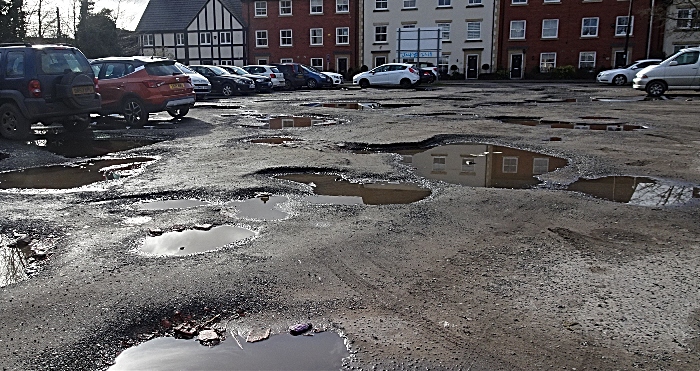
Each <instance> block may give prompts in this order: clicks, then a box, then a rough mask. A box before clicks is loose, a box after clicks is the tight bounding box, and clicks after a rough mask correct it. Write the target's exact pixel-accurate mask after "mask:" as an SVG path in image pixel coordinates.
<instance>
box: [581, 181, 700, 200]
mask: <svg viewBox="0 0 700 371" xmlns="http://www.w3.org/2000/svg"><path fill="white" fill-rule="evenodd" d="M567 190H569V191H575V192H581V193H585V194H587V195H590V196H593V197H597V198H601V199H604V200H608V201H614V202H621V203H626V204H631V205H638V206H659V207H660V206H681V205H685V204H687V203H689V202H691V201H693V200H694V199H696V200H697V199H700V187H697V186H691V185H683V184H678V183H673V182H667V181H662V180H656V179H651V178H646V177H633V176H609V177H603V178H596V179H579V180H578V181H576V182H574V183H572V184H571V185H569V187H568V188H567Z"/></svg>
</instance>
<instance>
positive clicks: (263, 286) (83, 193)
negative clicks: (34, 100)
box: [0, 82, 700, 370]
mask: <svg viewBox="0 0 700 371" xmlns="http://www.w3.org/2000/svg"><path fill="white" fill-rule="evenodd" d="M672 93H673V92H672ZM592 97H596V98H612V100H613V101H607V99H603V100H602V101H601V100H592V99H591V98H592ZM670 97H671V98H672V99H663V100H650V101H644V100H640V99H639V98H643V94H642V93H640V92H637V91H634V90H632V89H630V88H613V87H606V86H599V85H594V84H587V83H579V84H557V83H530V84H526V83H487V82H483V83H482V82H479V83H471V84H461V85H442V86H440V85H436V86H434V87H431V89H427V90H415V89H411V90H399V89H367V90H357V89H352V88H351V89H340V90H323V91H297V92H293V93H286V92H280V93H274V94H267V95H257V96H249V97H236V98H231V99H226V100H225V99H221V100H216V99H214V100H209V101H207V102H205V103H203V104H198V107H197V108H195V109H193V110H191V111H190V114H189V115H188V117H186V118H185V119H183V120H181V121H179V122H177V123H174V124H172V123H168V124H166V125H157V123H158V122H161V121H168V120H169V117H168V116H166V115H162V114H158V115H155V116H153V117H152V118H151V122H150V123H149V124H152V126H153V128H145V129H126V128H122V127H119V125H116V126H115V127H111V128H106V129H102V128H101V127H96V128H95V133H102V134H101V135H127V136H136V137H149V138H157V139H158V140H161V141H158V142H156V143H153V144H149V145H146V146H143V147H138V148H133V149H129V150H126V151H122V152H119V153H117V154H113V155H114V156H117V157H119V156H121V157H132V156H133V157H152V158H155V159H156V161H155V162H153V163H150V164H148V165H145V166H143V167H142V168H141V169H139V170H138V171H136V173H134V174H133V175H131V176H128V177H123V178H120V179H114V180H109V181H106V182H100V183H99V184H97V185H93V186H87V187H85V188H81V189H72V190H67V191H66V190H62V191H26V190H25V191H22V190H10V191H2V190H0V199H1V200H2V202H1V203H2V207H1V208H0V236H2V237H1V238H2V240H1V242H2V248H8V247H7V245H8V244H10V243H11V242H12V241H14V240H15V239H17V238H18V236H21V235H29V236H31V237H33V238H34V239H35V241H41V242H42V243H44V244H48V245H50V246H51V248H50V252H51V255H50V257H49V258H48V260H47V261H46V262H45V263H43V264H41V266H40V269H39V270H38V271H37V272H36V273H35V274H34V275H32V276H31V277H30V278H29V279H27V280H23V281H20V282H17V283H13V284H10V285H7V286H5V287H2V288H0V318H1V319H2V320H0V366H2V368H3V369H7V370H50V369H51V370H53V369H60V370H68V369H72V370H76V369H86V370H87V369H106V368H107V367H109V365H110V364H112V362H113V361H114V358H115V357H116V355H117V354H118V353H119V352H120V351H121V350H123V349H124V347H125V346H128V345H132V344H135V343H137V342H138V341H139V335H140V334H144V333H149V332H153V331H157V330H158V328H159V326H160V324H161V320H162V319H163V318H166V317H168V316H170V315H171V314H172V313H173V311H180V312H182V313H190V314H192V315H194V316H195V317H197V318H207V317H208V316H209V315H210V313H212V312H216V313H222V314H224V317H226V316H230V319H231V320H230V321H229V322H228V326H229V327H233V328H235V330H236V331H238V332H239V333H246V332H247V331H249V330H251V329H256V328H261V327H269V328H272V332H273V333H279V332H284V331H285V329H286V328H287V326H289V325H290V324H292V323H297V322H302V321H303V322H312V323H313V324H314V325H315V326H316V327H324V328H327V329H330V330H334V331H337V332H339V333H341V334H342V335H343V336H344V337H346V338H347V343H348V347H349V350H350V351H351V357H350V358H349V359H347V360H346V363H345V366H344V368H346V369H363V370H369V369H387V370H388V369H430V370H439V369H446V370H447V369H463V370H543V369H549V370H553V369H568V370H613V369H614V370H631V369H649V370H652V369H653V370H698V369H700V357H699V356H700V351H699V349H698V348H699V347H700V337H699V334H698V331H700V291H699V290H698V287H700V265H698V260H699V259H700V212H699V211H700V208H699V206H700V202H698V201H700V200H699V199H697V198H696V199H694V200H693V201H692V202H690V203H689V204H687V205H684V206H673V207H667V206H666V207H665V206H656V207H647V206H634V205H628V204H624V203H617V202H611V201H607V200H603V199H597V198H593V197H591V196H587V195H584V194H580V193H576V192H568V191H564V190H562V189H561V188H564V187H565V186H566V185H567V184H570V183H572V182H574V181H576V180H577V179H578V178H579V177H587V178H591V177H600V176H608V175H632V176H644V177H652V178H658V179H672V180H674V181H678V182H682V183H684V184H686V183H687V184H692V185H695V187H698V186H699V185H700V123H698V115H699V114H700V105H698V102H700V95H699V94H694V93H690V94H683V95H670ZM358 101H359V102H377V103H382V104H384V105H383V107H384V108H377V109H366V110H347V109H341V108H324V107H308V106H304V105H302V104H305V103H311V102H358ZM402 103H403V104H402ZM392 104H397V105H398V108H388V107H391V105H392ZM416 104H417V105H416ZM281 114H295V115H318V116H322V117H323V119H329V118H330V119H334V120H339V122H338V123H337V124H336V125H324V126H314V127H308V128H284V129H281V130H272V129H262V128H257V127H255V125H258V124H259V122H260V121H259V119H260V117H264V116H265V115H281ZM502 116H509V117H536V118H542V119H546V120H553V121H566V122H573V121H581V120H596V119H595V118H590V117H604V118H606V119H610V120H617V121H623V122H625V123H630V124H638V125H644V126H646V127H647V129H644V130H636V131H625V132H610V131H598V130H568V129H552V128H545V127H533V126H522V125H516V124H508V123H503V122H500V121H499V120H497V119H494V117H502ZM581 117H589V118H588V119H581ZM168 122H170V121H168ZM261 137H287V138H293V139H296V140H295V141H290V142H286V143H284V144H283V145H266V144H256V143H252V142H250V140H251V139H257V138H261ZM551 137H559V138H561V141H549V140H544V139H548V138H551ZM460 142H475V143H486V144H494V145H502V146H509V147H513V148H518V149H525V150H529V151H536V152H539V153H544V154H548V155H553V156H558V157H562V158H566V159H568V160H569V165H568V166H566V167H564V168H562V169H559V170H557V171H555V172H552V173H547V174H543V175H541V176H540V179H541V180H543V181H544V182H545V183H544V184H545V186H544V187H542V188H541V189H524V190H523V189H517V190H513V189H498V188H473V187H466V186H460V185H455V184H448V183H443V182H439V181H435V180H430V179H423V178H420V177H418V176H417V175H415V173H414V172H413V171H412V170H411V169H410V167H409V166H407V165H406V164H403V163H402V162H401V161H400V157H399V156H398V155H395V154H392V153H365V154H358V153H353V152H352V151H349V150H347V149H348V148H360V147H362V146H364V145H375V146H381V145H393V144H407V145H408V144H421V145H422V146H424V147H427V146H433V145H439V144H447V143H460ZM0 153H3V154H6V155H9V156H8V157H7V158H3V157H4V156H0V171H2V172H5V171H11V170H16V169H23V168H30V167H36V166H47V165H53V164H63V163H74V162H78V160H77V159H70V158H65V157H63V156H60V155H56V154H52V153H50V152H48V151H46V150H44V149H43V148H42V147H40V146H37V145H27V144H26V143H22V142H11V141H7V140H4V139H0ZM289 172H322V173H328V174H337V175H338V176H342V177H344V178H347V179H350V180H367V179H369V180H390V181H407V182H414V183H418V184H421V185H423V186H426V187H429V188H430V189H431V190H432V194H431V195H430V196H429V197H428V198H426V199H424V200H421V201H418V202H415V203H411V204H398V205H379V206H369V205H315V204H310V203H308V202H304V201H303V197H304V196H306V195H309V194H310V188H309V187H308V186H306V185H302V184H299V183H294V182H289V181H284V180H280V179H273V178H272V177H271V175H274V174H280V173H289ZM259 192H268V193H271V194H273V195H276V196H285V197H288V198H289V201H288V202H286V203H284V204H282V205H281V207H282V209H283V210H284V211H286V212H287V213H289V216H288V217H287V218H286V219H282V220H275V221H264V220H250V219H244V218H238V217H236V214H235V213H232V212H231V210H230V209H229V208H227V207H226V206H225V205H224V204H225V203H226V202H229V201H233V200H244V199H247V198H250V197H254V196H255V195H256V194H258V193H259ZM696 192H697V189H696ZM696 197H697V196H696ZM170 199H197V200H202V201H207V202H209V203H210V204H209V205H206V206H200V207H195V208H187V209H173V210H139V209H137V207H136V206H135V205H136V204H137V203H138V202H141V201H148V200H170ZM197 224H212V225H234V226H239V227H245V228H248V229H251V230H253V231H255V232H256V233H257V235H256V237H254V238H252V239H250V240H246V241H244V242H242V243H237V244H232V245H229V246H226V247H225V248H223V249H221V250H219V251H214V252H208V253H204V254H198V255H192V256H186V257H150V256H143V255H141V254H138V253H136V252H135V249H137V248H138V247H139V246H140V243H141V242H142V241H143V239H144V238H146V236H147V235H148V229H163V230H167V229H169V228H173V227H174V226H185V227H192V226H194V225H197ZM233 314H236V315H235V316H234V315H233ZM241 314H242V315H241Z"/></svg>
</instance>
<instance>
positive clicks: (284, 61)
mask: <svg viewBox="0 0 700 371" xmlns="http://www.w3.org/2000/svg"><path fill="white" fill-rule="evenodd" d="M280 63H294V59H293V58H280Z"/></svg>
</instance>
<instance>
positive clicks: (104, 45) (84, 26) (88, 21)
mask: <svg viewBox="0 0 700 371" xmlns="http://www.w3.org/2000/svg"><path fill="white" fill-rule="evenodd" d="M75 43H76V46H77V47H78V48H80V50H82V52H83V53H84V54H85V56H87V57H88V58H101V57H108V56H118V55H122V50H121V47H120V42H119V34H118V32H117V24H116V23H115V21H114V18H113V17H112V11H111V10H109V9H102V10H101V11H100V12H99V13H97V14H91V13H90V12H88V13H87V15H84V14H83V13H82V8H81V16H80V23H78V29H77V31H76V32H75Z"/></svg>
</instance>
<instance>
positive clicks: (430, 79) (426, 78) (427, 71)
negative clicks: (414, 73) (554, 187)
mask: <svg viewBox="0 0 700 371" xmlns="http://www.w3.org/2000/svg"><path fill="white" fill-rule="evenodd" d="M416 67H418V68H419V69H420V82H424V83H428V84H432V83H434V82H435V81H437V79H438V76H439V72H438V68H437V67H436V66H435V64H433V63H431V62H418V64H416Z"/></svg>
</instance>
